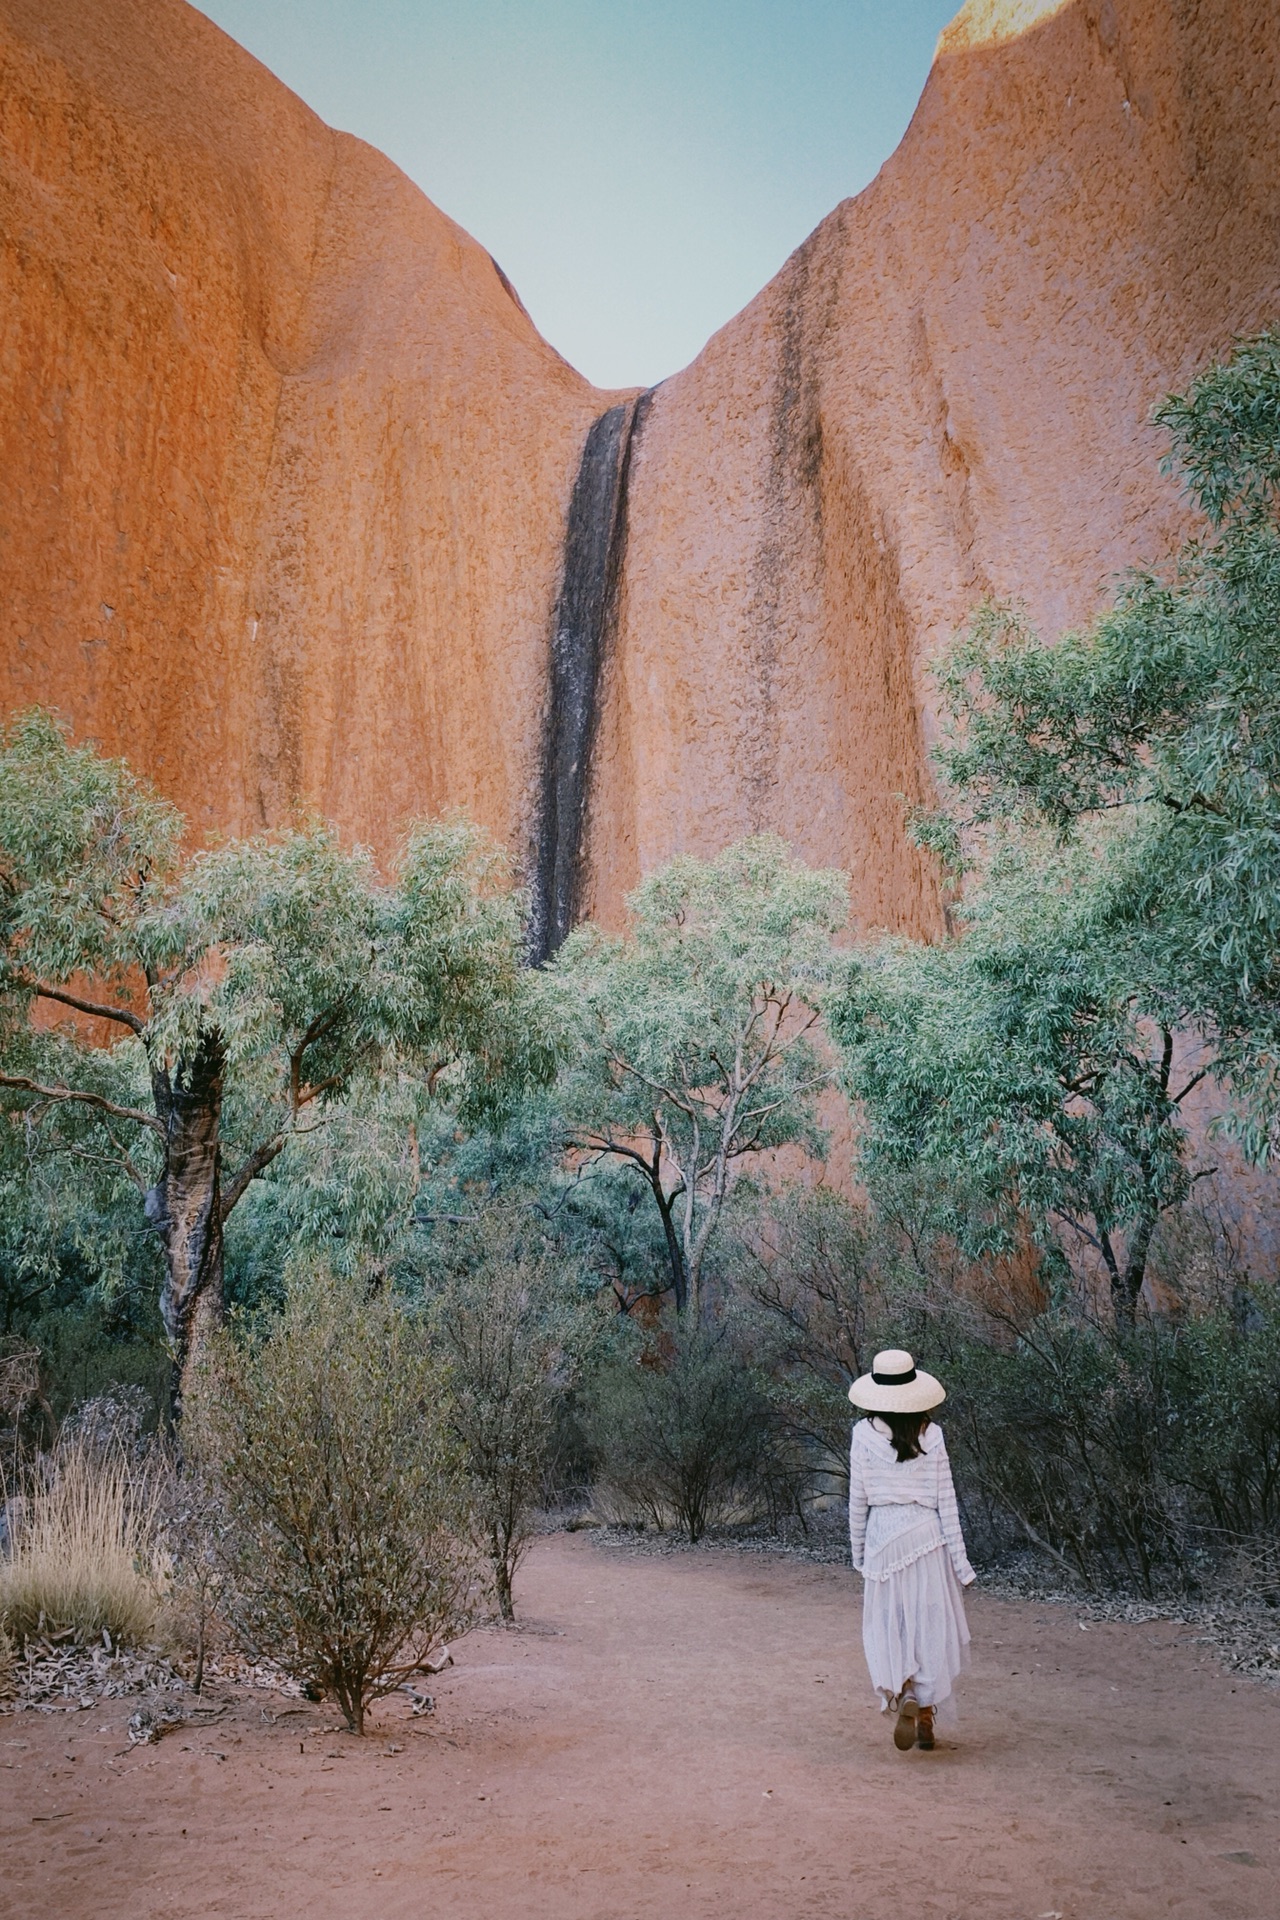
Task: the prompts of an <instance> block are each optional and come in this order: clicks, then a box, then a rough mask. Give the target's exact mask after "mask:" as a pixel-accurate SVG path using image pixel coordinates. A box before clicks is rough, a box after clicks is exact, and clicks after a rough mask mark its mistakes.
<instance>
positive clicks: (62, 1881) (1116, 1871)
mask: <svg viewBox="0 0 1280 1920" xmlns="http://www.w3.org/2000/svg"><path fill="white" fill-rule="evenodd" d="M854 1584H855V1583H854V1580H853V1576H852V1575H851V1574H849V1573H847V1572H844V1571H842V1570H841V1569H839V1568H835V1567H825V1566H809V1565H804V1564H799V1563H796V1562H793V1561H785V1560H780V1559H772V1558H766V1557H760V1556H755V1555H745V1554H742V1555H738V1554H730V1553H722V1552H707V1553H697V1554H678V1555H673V1556H670V1557H649V1556H644V1555H627V1554H620V1553H617V1552H613V1551H607V1550H602V1549H600V1548H598V1547H596V1546H594V1545H593V1544H592V1542H591V1541H590V1539H588V1538H586V1537H584V1536H582V1535H577V1536H573V1537H565V1536H559V1537H556V1538H553V1539H549V1540H545V1541H542V1542H540V1543H539V1544H538V1546H537V1547H536V1548H535V1550H534V1553H533V1555H532V1556H531V1558H530V1561H529V1563H528V1566H527V1568H526V1570H525V1572H524V1575H523V1579H522V1582H521V1587H520V1591H519V1594H518V1598H519V1599H520V1600H521V1601H522V1602H523V1607H524V1611H525V1615H526V1619H527V1622H528V1624H527V1626H526V1628H525V1630H524V1631H522V1632H519V1633H514V1634H504V1633H501V1632H497V1631H486V1632H483V1633H478V1634H475V1635H472V1636H471V1638H470V1639H468V1640H467V1641H465V1642H464V1643H463V1644H462V1646H461V1647H460V1648H459V1649H458V1650H457V1665H456V1666H455V1667H454V1668H453V1669H452V1670H451V1671H450V1672H448V1673H446V1674H445V1675H444V1676H442V1678H441V1679H440V1680H439V1681H437V1682H435V1683H433V1685H434V1690H435V1692H436V1694H437V1697H438V1700H439V1709H438V1712H437V1714H436V1716H435V1718H434V1719H433V1720H430V1721H427V1722H419V1721H411V1720H408V1719H407V1718H405V1716H404V1711H403V1710H402V1709H401V1707H400V1706H399V1704H398V1703H397V1704H396V1705H395V1706H393V1707H387V1708H383V1709H382V1710H380V1712H379V1714H378V1716H377V1723H376V1728H377V1733H376V1737H374V1738H370V1739H367V1740H366V1741H364V1742H363V1743H361V1742H357V1741H356V1740H354V1739H353V1738H352V1737H351V1736H349V1735H346V1734H335V1733H333V1732H325V1731H324V1729H325V1728H326V1727H329V1728H331V1727H332V1724H333V1716H332V1714H331V1713H329V1714H326V1713H325V1712H324V1711H323V1710H313V1709H307V1710H305V1711H304V1712H301V1713H297V1712H295V1713H292V1714H290V1715H288V1716H287V1717H285V1718H284V1719H282V1720H279V1721H277V1722H276V1724H275V1725H270V1724H267V1723H266V1722H264V1719H263V1708H262V1703H261V1701H260V1700H254V1701H251V1702H244V1701H241V1702H240V1703H238V1704H237V1705H235V1706H234V1707H233V1708H232V1709H230V1710H229V1711H228V1712H227V1713H226V1714H225V1715H224V1716H223V1717H221V1718H220V1719H218V1720H216V1721H214V1722H213V1723H212V1724H211V1725H210V1726H209V1728H208V1729H207V1730H204V1731H202V1732H199V1733H192V1732H191V1731H190V1730H189V1729H183V1730H182V1731H181V1732H179V1733H176V1734H173V1735H170V1736H169V1737H168V1738H167V1739H166V1740H165V1741H163V1742H162V1743H161V1744H160V1745H159V1746H158V1747H155V1748H151V1749H142V1750H140V1751H138V1752H134V1753H129V1754H127V1755H125V1756H124V1757H118V1758H114V1759H113V1758H112V1756H113V1755H117V1754H118V1753H119V1749H120V1748H121V1747H122V1746H123V1745H124V1741H123V1738H122V1732H121V1729H122V1727H123V1723H124V1720H125V1718H126V1717H127V1709H126V1708H124V1706H123V1705H122V1704H113V1705H112V1706H111V1708H110V1710H107V1709H98V1710H94V1711H92V1712H87V1713H80V1714H75V1715H67V1716H62V1715H59V1716H43V1715H36V1714H24V1715H22V1716H20V1717H16V1718H4V1719H0V1846H2V1848H3V1856H2V1857H3V1867H2V1868H0V1913H3V1914H4V1915H6V1916H8V1915H15V1916H16V1915H19V1914H20V1915H22V1916H24V1920H26V1917H28V1916H31V1915H43V1916H49V1920H89V1916H93V1920H126V1916H127V1920H194V1916H197V1915H199V1916H204V1915H223V1916H228V1917H229V1920H259V1916H261V1917H262V1920H293V1917H294V1916H304V1915H305V1916H307V1920H339V1917H341V1920H428V1916H429V1917H430V1920H544V1917H545V1920H641V1917H642V1916H644V1917H645V1920H647V1917H648V1916H654V1920H657V1916H662V1917H663V1920H702V1916H707V1917H708V1920H730V1917H732V1920H810V1917H812V1920H819V1917H820V1916H822V1917H823V1920H825V1917H826V1916H833V1917H834V1916H840V1920H1038V1916H1044V1915H1050V1914H1060V1915H1062V1916H1063V1920H1152V1917H1153V1916H1156V1915H1160V1916H1164V1915H1180V1916H1185V1920H1218V1917H1219V1916H1221V1920H1236V1916H1240V1920H1244V1916H1248V1920H1265V1916H1268V1915H1271V1914H1276V1913H1280V1890H1278V1888H1277V1880H1276V1873H1277V1870H1278V1869H1280V1812H1278V1811H1277V1808H1278V1805H1280V1693H1276V1692H1270V1691H1268V1690H1266V1689H1265V1688H1263V1687H1261V1686H1257V1685H1254V1684H1251V1683H1248V1682H1245V1681H1240V1682H1236V1681H1233V1680H1232V1679H1231V1678H1230V1677H1229V1676H1227V1675H1225V1674H1223V1673H1222V1672H1221V1671H1220V1670H1219V1669H1218V1668H1217V1667H1216V1666H1215V1665H1214V1664H1213V1663H1212V1661H1211V1660H1210V1659H1209V1658H1208V1657H1207V1655H1206V1654H1205V1653H1204V1652H1203V1651H1202V1650H1201V1649H1199V1648H1197V1647H1195V1646H1193V1645H1190V1644H1188V1642H1187V1636H1186V1635H1185V1633H1184V1631H1183V1630H1182V1629H1180V1628H1179V1627H1177V1626H1176V1625H1171V1624H1168V1623H1163V1622H1162V1623H1156V1624H1153V1625H1147V1626H1110V1625H1094V1626H1092V1627H1091V1628H1090V1629H1089V1631H1088V1632H1087V1633H1082V1632H1081V1631H1080V1628H1079V1626H1078V1625H1077V1622H1076V1618H1075V1616H1074V1614H1073V1613H1071V1612H1070V1611H1069V1610H1068V1609H1065V1608H1058V1607H1035V1606H1032V1605H1029V1604H1025V1603H1018V1604H1013V1603H1008V1602H1002V1601H996V1600H990V1599H986V1598H984V1597H983V1596H982V1595H981V1594H978V1595H977V1596H976V1597H975V1598H974V1599H973V1604H972V1608H971V1617H972V1623H973V1628H974V1641H975V1648H974V1651H975V1659H974V1666H973V1671H972V1673H971V1674H970V1675H969V1676H968V1677H967V1679H966V1681H965V1682H964V1696H963V1698H962V1718H961V1723H960V1725H959V1727H958V1729H957V1730H956V1734H955V1738H954V1742H951V1741H949V1742H948V1743H947V1744H946V1745H945V1746H944V1747H943V1748H941V1749H940V1750H939V1751H938V1752H936V1753H935V1754H932V1755H929V1754H922V1753H911V1754H906V1755H900V1754H898V1753H896V1752H895V1751H894V1749H893V1747H892V1744H891V1742H890V1739H889V1735H888V1730H887V1723H886V1722H885V1721H884V1720H883V1719H882V1718H881V1717H880V1716H879V1714H878V1713H877V1712H876V1709H875V1707H874V1705H873V1704H872V1703H870V1702H869V1700H868V1697H867V1690H866V1681H865V1677H864V1673H863V1670H862V1666H861V1658H860V1649H859V1644H858V1630H857V1612H856V1606H855V1595H854ZM282 1704H284V1703H282V1702H279V1701H273V1700H269V1701H268V1702H267V1706H268V1708H271V1707H276V1708H278V1707H280V1706H281V1705H282ZM102 1727H106V1728H108V1729H109V1731H107V1732H99V1731H98V1729H99V1728H102ZM200 1749H203V1751H201V1750H200ZM392 1749H400V1750H399V1751H393V1750H392ZM218 1755H223V1756H225V1758H219V1757H217V1756H218ZM51 1815H53V1816H59V1817H57V1818H50V1817H48V1816H51Z"/></svg>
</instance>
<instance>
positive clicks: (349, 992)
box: [0, 712, 553, 1369]
mask: <svg viewBox="0 0 1280 1920" xmlns="http://www.w3.org/2000/svg"><path fill="white" fill-rule="evenodd" d="M182 831H183V829H182V822H181V820H180V818H179V816H178V815H177V814H176V813H175V811H174V810H173V809H172V808H171V807H169V806H168V805H167V804H166V803H165V802H164V801H163V800H161V799H160V798H159V797H158V796H157V795H156V794H155V793H154V792H153V791H152V790H151V789H150V788H149V787H148V786H147V785H146V784H145V783H144V782H142V781H140V780H139V779H137V778H136V777H135V776H134V775H133V774H132V773H131V772H130V770H129V769H128V767H127V766H125V765H124V763H123V762H120V761H113V760H109V759H106V758H104V757H103V756H101V755H99V754H98V753H97V752H95V751H94V750H93V749H92V748H89V747H74V746H72V745H71V744H70V743H69V741H68V740H67V738H66V735H65V733H64V732H63V730H62V729H61V728H60V727H59V726H58V725H57V724H56V722H55V721H54V720H53V719H52V718H51V717H50V716H49V715H47V714H44V713H40V712H36V713H29V714H25V715H22V716H19V717H18V718H17V719H15V720H14V721H12V722H11V723H10V724H9V726H8V727H7V728H6V729H5V731H4V734H3V736H0V876H2V879H0V884H2V886H3V893H2V895H0V913H2V915H3V918H2V920H0V1046H2V1048H3V1052H2V1055H0V1088H5V1089H7V1090H8V1091H9V1094H10V1096H11V1099H12V1101H13V1103H14V1106H15V1107H16V1109H17V1110H18V1111H20V1112H21V1114H22V1116H23V1122H24V1125H25V1126H26V1128H27V1129H28V1131H30V1130H31V1129H33V1128H34V1129H38V1130H39V1131H40V1133H41V1135H42V1137H43V1139H44V1141H45V1143H46V1146H52V1147H57V1148H60V1149H63V1150H65V1151H66V1152H68V1153H73V1154H80V1155H87V1156H89V1157H91V1158H93V1159H94V1160H96V1161H100V1162H109V1163H110V1164H111V1165H113V1166H114V1167H116V1168H118V1169H120V1170H121V1171H123V1173H124V1174H125V1176H126V1177H127V1178H128V1179H129V1180H130V1181H131V1182H132V1184H133V1186H134V1187H135V1188H136V1190H137V1192H138V1194H139V1195H140V1196H141V1197H142V1199H143V1202H144V1206H145V1212H146V1218H147V1220H148V1221H149V1223H150V1225H151V1228H152V1229H153V1231H154V1232H155V1234H156V1235H157V1237H158V1239H159V1241H160V1243H161V1245H162V1247H163V1250H164V1255H165V1280H164V1286H163V1292H162V1309H163V1313H164V1319H165V1326H166V1330H167V1333H168V1336H169V1340H170V1343H171V1347H172V1350H173V1353H174V1356H175V1361H176V1362H177V1365H178V1367H179V1369H181V1367H182V1365H183V1364H184V1362H185V1360H186V1358H187V1355H188V1352H189V1350H190V1347H191V1344H192V1340H193V1337H195V1336H197V1335H198V1333H199V1331H200V1329H201V1327H202V1326H203V1325H204V1324H205V1323H206V1322H209V1323H212V1322H213V1321H215V1320H216V1319H217V1317H218V1315H219V1313H220V1311H221V1297H222V1263H223V1227H224V1224H225V1222H226V1219H227V1217H228V1215H229V1214H230V1213H231V1211H232V1209H233V1208H234V1207H235V1206H236V1204H237V1203H238V1201H239V1200H240V1199H241V1198H242V1197H243V1195H244V1193H245V1192H246V1191H247V1189H248V1187H249V1185H250V1183H251V1182H252V1181H253V1180H254V1179H255V1178H256V1177H257V1176H258V1175H260V1174H261V1173H262V1172H263V1171H264V1170H265V1169H266V1168H267V1167H268V1166H269V1165H271V1163H272V1162H273V1161H274V1160H275V1159H276V1158H277V1157H278V1156H279V1155H280V1154H281V1153H282V1152H283V1151H284V1149H285V1148H286V1146H287V1144H288V1143H289V1141H290V1140H291V1139H292V1138H294V1137H295V1136H297V1135H298V1134H299V1133H302V1132H305V1131H307V1130H308V1129H309V1128H311V1127H313V1126H314V1125H316V1124H317V1123H318V1122H319V1121H320V1120H321V1119H322V1118H323V1117H324V1116H325V1115H326V1113H327V1112H328V1111H329V1110H330V1109H331V1108H332V1107H333V1106H334V1105H336V1104H337V1103H338V1102H340V1101H341V1100H343V1099H345V1098H346V1097H347V1096H348V1095H349V1094H350V1092H351V1090H352V1088H353V1087H354V1086H355V1085H356V1084H357V1082H359V1081H361V1080H366V1081H367V1080H368V1079H369V1078H370V1077H373V1078H376V1077H378V1076H379V1075H382V1074H385V1073H386V1072H387V1071H388V1070H389V1069H390V1068H391V1067H392V1065H395V1066H396V1067H397V1068H400V1069H405V1070H408V1071H410V1072H412V1073H413V1074H415V1075H417V1076H418V1077H419V1078H420V1079H421V1080H422V1082H423V1083H424V1084H425V1085H426V1086H428V1087H430V1088H434V1087H435V1086H436V1085H437V1083H439V1082H441V1081H442V1080H443V1081H444V1082H445V1083H449V1084H452V1087H453V1091H454V1093H455V1095H456V1096H457V1097H459V1098H460V1099H462V1100H463V1102H464V1103H466V1102H467V1101H470V1102H471V1103H472V1104H473V1105H474V1106H476V1107H477V1109H479V1108H482V1107H483V1105H484V1104H485V1102H489V1103H490V1104H492V1102H493V1101H494V1100H495V1098H498V1097H500V1092H501V1089H503V1088H504V1087H506V1088H511V1087H518V1086H521V1085H525V1084H528V1083H530V1082H531V1081H534V1080H536V1079H538V1078H539V1077H544V1078H545V1077H546V1076H547V1075H548V1074H549V1072H550V1071H551V1069H552V1066H553V1052H552V1048H551V1043H550V1041H549V1039H547V1038H546V1037H545V1028H544V1025H543V1023H542V1022H541V1021H540V1019H539V1017H538V1015H537V1012H536V1008H535V1005H534V1000H535V998H536V996H535V995H533V994H532V993H531V991H530V986H529V982H528V978H527V976H525V975H524V974H523V973H522V971H521V968H520V965H519V956H520V939H521V920H520V912H519V902H518V900H517V898H516V897H515V896H514V895H513V894H512V892H511V891H510V888H509V887H508V885H507V884H506V875H505V868H504V864H503V861H502V858H501V855H500V854H499V853H498V851H497V850H496V849H495V848H494V847H492V846H491V845H490V844H489V843H488V842H486V841H485V840H484V838H483V837H482V836H481V835H480V834H479V833H478V831H477V830H476V829H475V828H473V827H471V826H470V825H468V824H467V823H466V822H464V821H461V820H451V821H445V822H440V823H435V824H432V825H427V826H420V827H418V828H416V829H414V831H413V832H412V833H411V834H410V835H409V836H408V838H407V840H406V842H405V845H404V848H403V851H402V856H401V860H400V863H399V868H398V871H397V874H396V877H395V879H394V881H383V880H382V879H381V878H380V877H379V876H378V874H377V872H376V870H375V868H374V864H373V860H372V857H371V856H370V855H369V854H368V853H367V852H365V851H364V850H362V849H359V848H356V849H346V848H344V847H342V846H341V845H340V844H339V842H338V840H337V839H336V837H335V835H334V834H333V833H332V832H331V831H330V830H328V829H327V828H325V827H323V826H321V825H318V824H310V825H307V826H304V827H301V828H297V829H293V830H290V831H286V832H282V833H278V834H268V835H261V836H258V837H257V838H255V839H252V840H244V841H231V842H228V843H226V844H225V845H223V846H220V847H215V848H212V849H210V850H207V851H202V852H197V853H195V854H192V855H189V856H184V855H183V853H182V851H181V846H182ZM40 1004H43V1005H45V1006H47V1007H49V1008H52V1009H54V1010H56V1011H57V1012H58V1013H60V1014H61V1013H64V1012H70V1013H71V1014H76V1015H80V1016H85V1017H87V1018H89V1019H90V1020H92V1021H96V1022H101V1023H105V1025H104V1027H103V1028H102V1029H101V1031H104V1032H106V1033H116V1034H117V1035H118V1038H117V1039H116V1041H115V1044H113V1045H110V1046H106V1047H102V1046H94V1045H93V1044H91V1042H92V1040H93V1039H94V1038H95V1037H97V1036H96V1035H95V1034H94V1033H93V1031H92V1030H91V1029H90V1030H88V1031H86V1029H85V1028H84V1026H83V1025H81V1026H80V1027H79V1028H75V1027H62V1028H60V1029H57V1030H53V1031H50V1030H48V1029H47V1028H45V1027H44V1026H42V1025H40V1024H39V1023H36V1024H33V1022H32V1020H31V1014H32V1011H33V1008H35V1007H36V1006H37V1005H40ZM85 1120H89V1121H92V1122H93V1123H94V1128H95V1132H94V1134H93V1136H92V1138H91V1139H86V1137H85V1134H84V1125H83V1123H84V1121H85Z"/></svg>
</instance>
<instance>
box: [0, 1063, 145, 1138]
mask: <svg viewBox="0 0 1280 1920" xmlns="http://www.w3.org/2000/svg"><path fill="white" fill-rule="evenodd" d="M0 1087H15V1088H16V1089H17V1090H18V1092H19V1093H38V1094H39V1095H40V1097H41V1099H42V1100H67V1101H75V1102H77V1103H78V1104H79V1105H81V1106H85V1107H93V1108H95V1109H96V1110H97V1111H98V1112H99V1113H112V1114H114V1115H115V1117H116V1119H117V1120H132V1121H133V1122H134V1124H135V1126H139V1127H150V1128H151V1130H152V1132H153V1133H158V1134H159V1135H160V1138H161V1139H162V1140H163V1139H164V1138H165V1129H164V1127H163V1125H162V1124H161V1122H160V1121H159V1120H157V1119H156V1117H155V1115H154V1114H153V1113H143V1112H142V1110H141V1109H140V1108H139V1107H121V1106H117V1104H116V1102H115V1101H114V1100H105V1099H104V1098H103V1096H102V1095H101V1094H100V1093H82V1092H80V1091H79V1089H78V1088H76V1087H45V1086H42V1085H41V1084H40V1082H39V1081H38V1080H29V1079H28V1078H27V1076H26V1075H25V1074H23V1073H0Z"/></svg>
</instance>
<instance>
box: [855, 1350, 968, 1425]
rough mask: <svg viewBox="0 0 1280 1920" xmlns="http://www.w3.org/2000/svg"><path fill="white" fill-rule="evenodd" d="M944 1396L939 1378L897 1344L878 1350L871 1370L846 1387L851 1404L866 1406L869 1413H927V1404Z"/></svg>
mask: <svg viewBox="0 0 1280 1920" xmlns="http://www.w3.org/2000/svg"><path fill="white" fill-rule="evenodd" d="M946 1397H947V1390H946V1388H945V1387H944V1386H943V1384H942V1382H941V1380H935V1379H934V1377H933V1375H932V1374H931V1373H925V1372H924V1371H923V1370H922V1369H921V1368H920V1367H918V1366H917V1365H916V1363H915V1361H914V1360H913V1359H912V1358H911V1355H910V1354H909V1353H904V1352H903V1350H902V1349H901V1348H900V1347H886V1348H885V1351H884V1352H883V1353H878V1354H877V1355H876V1357H875V1359H874V1360H873V1361H872V1362H871V1371H870V1373H864V1374H863V1376H862V1378H861V1379H860V1380H855V1381H854V1383H853V1385H852V1386H851V1387H850V1389H849V1398H850V1399H851V1400H852V1402H853V1404H854V1406H855V1407H865V1408H866V1410H867V1412H868V1413H927V1412H928V1411H929V1408H930V1407H940V1406H941V1405H942V1403H943V1401H944V1400H945V1399H946Z"/></svg>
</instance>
